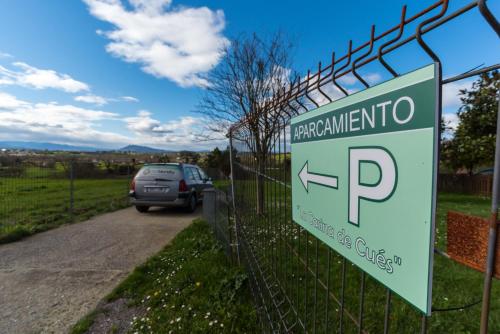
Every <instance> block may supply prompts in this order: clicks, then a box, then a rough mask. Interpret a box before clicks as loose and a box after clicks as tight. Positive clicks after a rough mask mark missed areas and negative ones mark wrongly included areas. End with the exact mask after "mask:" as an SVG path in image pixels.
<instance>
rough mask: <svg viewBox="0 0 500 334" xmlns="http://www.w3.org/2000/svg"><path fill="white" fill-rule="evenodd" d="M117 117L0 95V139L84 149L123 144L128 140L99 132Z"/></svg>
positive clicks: (117, 135) (53, 103)
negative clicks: (47, 142)
mask: <svg viewBox="0 0 500 334" xmlns="http://www.w3.org/2000/svg"><path fill="white" fill-rule="evenodd" d="M117 117H118V115H117V114H115V113H111V112H105V111H100V110H93V109H84V108H79V107H75V106H72V105H61V104H58V103H55V102H51V103H31V102H26V101H22V100H18V99H17V98H16V97H14V96H12V95H9V94H6V93H0V139H2V140H13V139H15V140H40V141H42V140H44V141H45V140H46V141H51V142H59V143H78V144H84V145H90V144H92V145H96V144H102V145H103V147H110V146H112V145H113V144H115V145H116V144H118V143H126V142H127V141H128V138H127V137H125V136H122V135H119V134H116V133H112V132H106V131H99V130H97V129H96V128H97V127H99V122H100V121H102V120H116V119H117Z"/></svg>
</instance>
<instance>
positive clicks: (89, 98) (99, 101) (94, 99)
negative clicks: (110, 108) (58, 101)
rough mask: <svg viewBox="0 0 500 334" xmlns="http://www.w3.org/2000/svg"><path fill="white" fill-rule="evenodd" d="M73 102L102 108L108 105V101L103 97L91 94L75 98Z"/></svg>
mask: <svg viewBox="0 0 500 334" xmlns="http://www.w3.org/2000/svg"><path fill="white" fill-rule="evenodd" d="M75 101H78V102H84V103H90V104H95V105H98V106H103V105H105V104H107V103H108V99H106V98H105V97H102V96H98V95H92V94H87V95H80V96H75Z"/></svg>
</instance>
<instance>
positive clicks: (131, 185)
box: [130, 179, 135, 191]
mask: <svg viewBox="0 0 500 334" xmlns="http://www.w3.org/2000/svg"><path fill="white" fill-rule="evenodd" d="M130 190H132V191H135V179H134V180H132V183H131V184H130Z"/></svg>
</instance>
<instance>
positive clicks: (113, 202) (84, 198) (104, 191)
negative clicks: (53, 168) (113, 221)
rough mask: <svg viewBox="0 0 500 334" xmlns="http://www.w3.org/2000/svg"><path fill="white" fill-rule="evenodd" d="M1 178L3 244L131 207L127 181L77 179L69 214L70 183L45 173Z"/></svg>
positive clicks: (0, 196)
mask: <svg viewBox="0 0 500 334" xmlns="http://www.w3.org/2000/svg"><path fill="white" fill-rule="evenodd" d="M25 173H26V175H24V176H23V177H19V178H5V177H1V178H0V243H5V242H10V241H15V240H18V239H20V238H22V237H24V236H28V235H31V234H34V233H37V232H41V231H45V230H48V229H50V228H53V227H56V226H59V225H61V224H64V223H70V222H75V221H81V220H85V219H88V218H90V217H92V216H94V215H97V214H100V213H103V212H109V211H113V210H117V209H119V208H123V207H126V206H127V205H128V198H127V192H128V187H129V182H130V181H129V178H128V177H113V178H103V179H77V180H75V181H74V206H73V211H72V212H71V210H70V182H69V180H68V179H66V178H53V177H50V176H51V175H50V171H46V170H45V169H39V170H37V171H34V170H26V172H25Z"/></svg>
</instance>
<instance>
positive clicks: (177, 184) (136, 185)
mask: <svg viewBox="0 0 500 334" xmlns="http://www.w3.org/2000/svg"><path fill="white" fill-rule="evenodd" d="M211 187H213V185H212V180H211V179H210V178H209V177H208V176H207V175H206V174H205V172H203V170H202V169H201V168H200V167H198V166H196V165H189V164H183V163H158V164H147V165H144V167H142V168H141V169H140V170H139V172H138V173H137V175H136V176H135V177H134V179H133V181H132V184H131V186H130V192H129V196H130V201H131V203H132V205H135V208H136V209H137V211H139V212H147V211H148V210H149V208H150V207H153V206H159V207H171V206H177V207H184V208H186V210H187V211H188V212H193V211H194V210H195V209H196V205H197V204H198V202H200V201H202V199H203V198H202V196H203V190H204V189H206V188H211Z"/></svg>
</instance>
